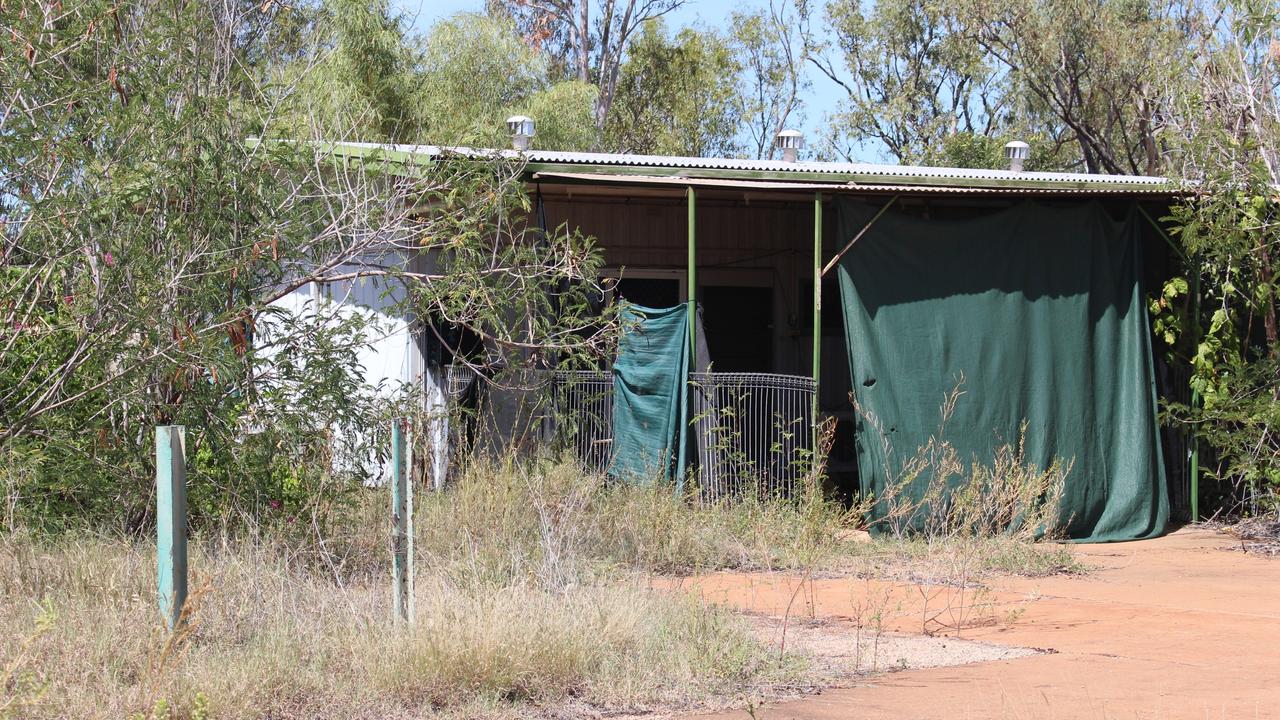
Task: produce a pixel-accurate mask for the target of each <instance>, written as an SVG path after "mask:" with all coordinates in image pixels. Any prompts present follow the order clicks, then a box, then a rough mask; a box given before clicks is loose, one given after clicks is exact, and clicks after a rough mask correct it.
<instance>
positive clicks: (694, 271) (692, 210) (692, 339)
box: [688, 188, 698, 370]
mask: <svg viewBox="0 0 1280 720" xmlns="http://www.w3.org/2000/svg"><path fill="white" fill-rule="evenodd" d="M688 198H689V202H688V205H689V263H688V272H689V282H688V286H689V287H688V300H689V368H690V369H691V370H692V369H693V368H696V367H697V366H698V355H697V352H698V255H697V250H696V249H695V247H694V240H695V238H697V235H698V231H697V220H698V210H697V208H698V203H697V198H696V197H695V196H694V193H693V188H689V196H688Z"/></svg>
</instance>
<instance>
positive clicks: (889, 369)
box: [839, 199, 1169, 542]
mask: <svg viewBox="0 0 1280 720" xmlns="http://www.w3.org/2000/svg"><path fill="white" fill-rule="evenodd" d="M876 210H877V208H876V207H871V206H868V205H865V204H859V203H856V202H854V201H851V200H847V199H841V202H840V205H839V233H840V234H839V237H840V238H852V237H854V235H855V234H856V233H857V232H858V231H859V230H860V229H861V228H862V227H863V226H864V225H865V223H866V222H867V221H868V220H870V219H871V217H872V216H873V215H874V213H875V211H876ZM1137 218H1138V216H1137V214H1136V211H1135V210H1132V209H1131V210H1130V211H1129V213H1128V215H1127V217H1126V218H1125V219H1123V220H1119V221H1117V220H1114V219H1113V218H1112V217H1111V216H1110V215H1108V213H1107V211H1106V210H1105V208H1103V207H1102V206H1101V205H1100V204H1098V203H1096V202H1082V203H1078V204H1073V205H1070V206H1066V207H1057V206H1048V205H1042V204H1037V203H1031V202H1026V203H1023V204H1019V205H1016V206H1014V207H1011V208H1008V209H1005V210H998V211H992V212H990V213H987V214H983V215H980V216H977V217H970V218H966V219H924V218H920V217H915V216H908V215H905V214H902V213H898V212H894V211H890V212H887V213H885V214H884V215H883V216H881V218H880V219H879V220H878V221H877V222H876V223H875V224H874V225H872V227H871V229H870V230H869V231H868V232H867V233H866V235H864V236H863V237H862V238H861V239H860V240H859V241H858V242H857V243H856V244H855V245H854V246H853V248H852V249H851V250H850V251H849V252H848V253H847V254H846V255H845V256H844V258H842V260H841V262H840V269H839V275H840V289H841V298H842V305H843V312H844V321H845V332H846V340H847V345H848V352H849V365H850V368H851V370H852V380H853V385H852V387H853V390H854V395H855V397H856V398H857V401H858V403H859V404H860V405H861V407H862V412H861V413H860V414H861V415H862V417H861V418H860V420H859V423H858V426H857V430H858V443H857V445H858V470H859V475H860V484H861V489H862V491H863V492H864V493H874V494H875V496H876V497H879V496H880V495H881V493H882V490H883V488H884V487H885V484H886V481H887V478H888V477H890V476H896V474H897V471H898V470H899V469H900V468H901V463H902V461H903V459H904V458H906V457H910V456H911V455H914V454H915V453H916V451H917V449H918V448H920V447H922V446H923V445H924V444H925V443H926V442H927V441H928V438H929V437H930V436H931V435H935V434H937V433H938V430H939V422H940V406H941V404H942V400H943V397H944V395H945V394H946V393H947V392H948V391H950V390H951V389H952V388H953V387H955V385H956V384H957V382H959V381H960V379H961V378H963V390H964V393H965V394H964V395H963V396H962V397H961V399H960V401H959V403H958V404H957V406H956V409H955V413H954V415H953V417H952V418H951V420H950V421H949V422H948V423H947V426H946V428H945V433H944V437H945V439H946V440H949V441H950V442H951V443H952V444H953V446H954V447H956V448H957V450H958V451H959V452H960V453H961V457H962V458H963V459H965V460H968V461H978V462H990V460H991V459H992V457H993V454H994V451H995V449H996V448H997V447H999V445H1001V444H1003V443H1006V442H1010V443H1013V442H1017V440H1018V436H1019V427H1020V425H1021V423H1022V422H1023V421H1024V420H1025V421H1026V422H1027V423H1028V428H1027V433H1026V455H1025V458H1026V460H1027V461H1028V462H1031V463H1034V464H1036V465H1038V466H1039V467H1041V468H1047V467H1048V466H1049V465H1050V464H1051V463H1052V462H1053V461H1054V459H1055V458H1062V459H1064V460H1072V461H1074V465H1073V467H1072V469H1071V472H1070V474H1069V475H1068V477H1067V479H1066V488H1065V492H1064V496H1063V500H1062V519H1063V521H1064V523H1066V532H1067V535H1068V537H1071V538H1075V539H1079V540H1085V541H1092V542H1104V541H1113V540H1132V539H1137V538H1145V537H1151V536H1154V535H1157V534H1159V533H1161V532H1163V530H1164V527H1165V522H1166V520H1167V518H1168V512H1169V510H1168V496H1167V493H1166V489H1165V476H1164V466H1163V463H1162V461H1161V450H1160V437H1159V433H1158V428H1157V424H1156V403H1155V385H1154V375H1153V372H1152V360H1151V345H1150V335H1149V331H1148V327H1147V314H1146V309H1145V304H1144V302H1143V294H1142V289H1141V282H1140V278H1141V263H1142V258H1141V244H1140V237H1139V234H1138V227H1139V226H1138V220H1137ZM867 417H875V418H877V422H876V423H875V424H874V425H873V424H872V423H869V422H867V421H866V418H867ZM877 428H878V429H877ZM882 439H883V440H887V441H888V442H887V443H885V442H882ZM886 444H887V445H888V446H889V448H890V449H888V450H887V451H886V448H885V446H886ZM927 480H928V478H924V477H922V478H920V479H919V480H917V481H916V484H917V485H918V486H922V485H924V484H925V483H927ZM912 490H913V491H914V492H915V493H917V494H918V493H919V492H920V491H921V490H922V488H921V487H915V488H913V489H912ZM881 510H882V508H878V509H877V510H876V511H874V512H879V511H881Z"/></svg>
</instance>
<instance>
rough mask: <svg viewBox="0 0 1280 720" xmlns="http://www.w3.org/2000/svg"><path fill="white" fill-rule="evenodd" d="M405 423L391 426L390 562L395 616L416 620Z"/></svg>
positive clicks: (411, 502)
mask: <svg viewBox="0 0 1280 720" xmlns="http://www.w3.org/2000/svg"><path fill="white" fill-rule="evenodd" d="M408 464H409V463H408V454H407V451H406V443H405V421H404V420H403V419H400V418H397V419H396V420H395V421H394V424H393V425H392V426H391V519H392V534H391V546H392V553H393V557H392V560H391V575H392V604H393V605H394V607H395V617H396V619H397V620H400V621H403V622H412V621H413V485H412V484H411V483H410V482H409V471H408Z"/></svg>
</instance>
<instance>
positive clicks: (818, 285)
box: [810, 193, 822, 463]
mask: <svg viewBox="0 0 1280 720" xmlns="http://www.w3.org/2000/svg"><path fill="white" fill-rule="evenodd" d="M821 372H822V193H815V194H814V196H813V407H812V408H811V409H810V414H811V420H812V425H813V460H814V462H815V463H817V461H818V440H819V438H818V410H819V407H818V378H819V375H820V373H821Z"/></svg>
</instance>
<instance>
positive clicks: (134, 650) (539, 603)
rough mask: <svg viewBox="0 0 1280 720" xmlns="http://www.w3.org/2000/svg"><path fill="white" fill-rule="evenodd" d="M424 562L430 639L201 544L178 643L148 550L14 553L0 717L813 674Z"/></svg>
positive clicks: (459, 706)
mask: <svg viewBox="0 0 1280 720" xmlns="http://www.w3.org/2000/svg"><path fill="white" fill-rule="evenodd" d="M421 562H422V564H421V565H420V567H421V568H422V571H421V572H420V573H419V576H418V586H417V593H416V607H415V611H416V616H417V618H418V622H417V623H416V624H415V625H414V626H413V627H411V628H404V627H396V626H394V625H393V624H392V623H391V622H390V620H389V619H390V616H391V609H390V601H389V597H390V593H389V587H388V583H387V582H384V581H383V579H382V578H370V577H347V578H339V579H338V581H335V579H334V578H333V577H328V576H326V575H325V574H324V573H321V572H316V571H315V570H313V569H306V565H307V564H306V563H299V562H297V561H296V558H291V557H290V556H289V555H288V554H287V553H285V552H281V551H280V550H278V549H275V548H273V547H269V546H268V544H266V543H261V544H250V543H245V542H236V543H221V542H210V541H202V542H198V543H196V544H195V546H194V553H193V555H192V567H193V568H196V572H197V576H196V579H195V583H194V585H195V590H194V592H193V595H192V601H191V603H190V605H189V609H190V610H189V618H188V619H189V626H188V627H189V631H188V632H184V633H179V634H178V635H176V636H172V637H171V636H169V635H168V634H167V633H164V632H162V631H161V630H160V629H159V617H158V615H157V611H156V608H155V591H154V582H155V570H154V563H155V556H154V547H153V546H150V545H148V544H143V543H127V542H124V541H119V540H111V539H103V538H95V537H81V538H75V539H71V538H64V539H61V540H58V541H43V542H42V541H37V540H34V539H32V538H30V537H24V536H21V535H11V536H7V537H4V538H3V539H0V628H3V631H2V632H0V670H3V669H4V668H5V667H7V666H8V665H11V664H12V665H14V667H13V671H12V673H11V675H12V679H11V681H10V682H9V683H7V685H6V687H4V688H0V717H13V718H45V717H48V718H54V717H60V718H66V717H76V718H90V717H103V718H106V717H111V718H121V717H129V716H131V715H132V714H134V713H143V716H144V717H148V716H149V715H150V714H151V713H152V711H153V710H154V709H155V708H156V707H157V704H158V703H162V704H165V705H167V706H168V708H169V710H167V711H166V712H171V713H172V714H173V717H192V716H197V715H200V714H201V713H207V715H208V716H209V717H226V718H250V717H272V718H353V717H377V718H397V717H419V716H422V715H427V716H432V715H436V714H440V715H445V716H450V715H454V714H463V715H473V714H481V715H499V716H500V715H503V714H512V715H522V714H529V713H533V712H534V711H535V708H539V707H554V706H556V705H557V704H560V703H564V702H568V701H572V702H576V703H585V704H588V705H591V706H596V707H601V708H614V709H618V708H630V707H637V706H651V705H668V706H669V705H681V704H685V703H693V702H700V701H706V700H707V699H708V698H714V697H717V696H728V697H732V696H735V694H737V693H741V692H745V691H749V690H752V689H753V688H756V687H757V686H760V685H768V684H771V683H777V682H785V681H787V680H788V678H790V677H791V676H792V675H793V674H794V673H795V672H796V671H798V669H799V667H800V666H799V665H798V664H796V662H795V661H794V660H793V659H792V658H783V659H780V658H779V657H778V655H777V653H776V652H771V651H768V650H767V649H766V648H765V647H763V646H762V645H760V644H759V643H758V642H757V640H756V639H755V638H754V637H753V636H752V635H751V633H750V630H749V628H748V627H747V626H746V625H745V624H744V623H743V622H742V621H741V620H740V619H739V618H737V617H735V616H732V615H731V614H729V613H728V612H726V611H723V610H719V609H716V608H711V607H707V606H704V605H702V604H700V603H698V602H696V601H695V600H693V599H691V598H688V597H684V596H681V595H679V594H670V593H663V592H658V591H654V590H650V589H649V588H648V587H647V586H646V585H645V583H644V582H643V581H642V580H641V579H639V578H632V577H627V576H622V575H615V576H612V577H611V578H609V581H608V582H579V583H572V584H569V583H567V584H562V585H559V586H556V587H551V586H546V585H543V584H541V583H538V582H532V581H530V582H526V581H524V580H518V579H510V580H509V581H507V582H500V583H488V582H483V581H479V580H478V579H475V580H476V581H475V582H469V583H468V582H458V581H457V579H456V578H450V577H448V576H447V575H446V574H444V573H440V572H437V571H436V570H435V569H433V568H431V567H430V565H429V564H428V563H427V562H425V558H424V561H421ZM38 627H43V630H38ZM199 707H205V708H207V710H204V711H200V712H196V711H197V709H198V708H199ZM6 713H7V715H6Z"/></svg>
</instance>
